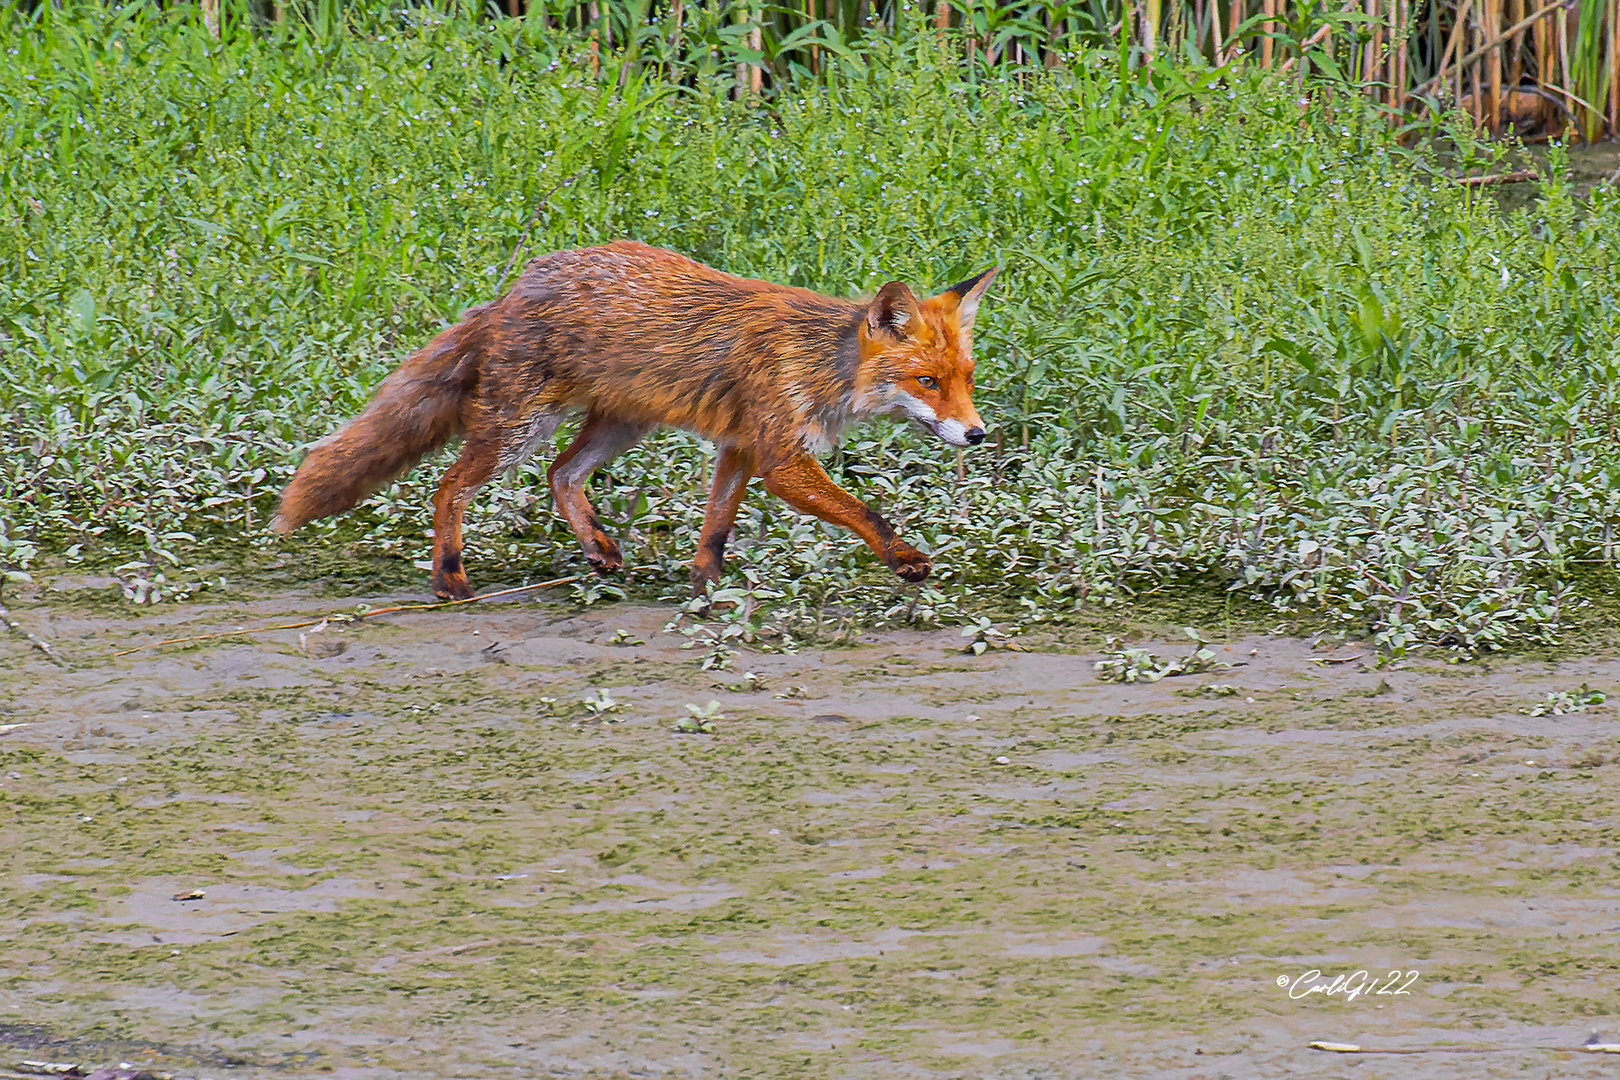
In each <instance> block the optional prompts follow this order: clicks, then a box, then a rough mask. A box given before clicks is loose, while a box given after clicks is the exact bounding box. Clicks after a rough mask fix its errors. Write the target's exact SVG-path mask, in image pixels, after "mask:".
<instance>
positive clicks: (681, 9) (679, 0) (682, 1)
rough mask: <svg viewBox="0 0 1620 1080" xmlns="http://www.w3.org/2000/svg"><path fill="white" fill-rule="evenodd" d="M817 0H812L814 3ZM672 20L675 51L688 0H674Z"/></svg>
mask: <svg viewBox="0 0 1620 1080" xmlns="http://www.w3.org/2000/svg"><path fill="white" fill-rule="evenodd" d="M815 2H816V0H810V3H811V4H814V3H815ZM669 17H670V21H671V22H673V23H674V24H675V27H674V29H672V30H671V31H670V32H669V47H670V49H671V50H672V51H673V50H675V49H678V48H680V44H681V29H682V23H683V22H684V21H685V19H686V0H674V3H673V4H671V5H670V9H669Z"/></svg>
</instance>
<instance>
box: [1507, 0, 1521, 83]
mask: <svg viewBox="0 0 1620 1080" xmlns="http://www.w3.org/2000/svg"><path fill="white" fill-rule="evenodd" d="M1508 18H1510V19H1512V20H1513V24H1514V25H1515V26H1517V25H1518V24H1519V23H1520V22H1522V21H1524V0H1508ZM1523 81H1524V31H1523V30H1520V31H1519V32H1518V33H1516V34H1514V35H1513V44H1512V45H1511V46H1510V47H1509V50H1508V77H1507V85H1508V92H1509V93H1512V92H1513V91H1515V90H1517V89H1518V88H1519V84H1520V83H1522V82H1523Z"/></svg>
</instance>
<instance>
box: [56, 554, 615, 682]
mask: <svg viewBox="0 0 1620 1080" xmlns="http://www.w3.org/2000/svg"><path fill="white" fill-rule="evenodd" d="M584 576H585V575H584V574H575V575H574V576H573V577H565V578H557V579H555V580H553V581H541V582H537V583H535V584H533V585H519V586H517V587H516V588H511V589H501V590H499V591H497V592H492V593H484V594H482V595H481V596H469V597H467V598H466V599H465V600H442V601H440V602H439V603H436V604H399V605H396V606H395V607H385V608H372V609H371V610H369V611H362V612H360V613H358V614H355V615H349V614H346V613H340V614H337V615H323V616H321V617H320V618H319V619H309V620H307V621H305V622H295V623H283V624H281V625H280V626H257V627H254V628H253V629H252V630H221V631H220V632H219V633H217V634H193V635H191V636H190V637H177V638H167V639H165V640H163V641H154V642H152V643H151V644H150V645H137V646H136V647H135V648H133V649H125V650H124V651H123V652H115V653H113V656H115V657H117V656H128V655H129V654H130V653H138V652H144V651H145V650H147V649H158V648H162V647H163V646H164V645H183V644H185V643H187V642H190V641H213V640H214V639H216V638H223V637H241V636H243V635H244V634H267V633H269V632H270V631H272V630H302V629H303V628H304V627H306V626H314V625H316V624H317V623H323V622H327V621H328V620H330V621H332V622H359V621H360V620H361V619H369V618H371V617H372V616H374V615H392V614H393V613H395V612H396V611H437V610H439V609H440V608H448V607H455V606H456V605H458V604H476V603H477V602H478V601H480V600H493V599H495V597H497V596H511V595H512V594H513V593H520V592H528V591H529V590H531V589H549V588H551V587H552V586H553V585H567V584H568V583H569V582H573V581H578V580H579V579H581V578H583V577H584ZM57 662H58V663H60V662H61V661H57Z"/></svg>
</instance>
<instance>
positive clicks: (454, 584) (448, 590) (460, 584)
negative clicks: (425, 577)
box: [433, 574, 474, 600]
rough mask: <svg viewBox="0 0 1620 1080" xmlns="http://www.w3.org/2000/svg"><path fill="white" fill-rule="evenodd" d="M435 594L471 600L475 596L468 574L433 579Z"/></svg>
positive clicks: (451, 598) (452, 598)
mask: <svg viewBox="0 0 1620 1080" xmlns="http://www.w3.org/2000/svg"><path fill="white" fill-rule="evenodd" d="M433 595H434V596H438V597H441V598H443V599H445V600H471V599H472V598H473V596H474V593H473V587H472V584H471V583H470V582H469V581H468V580H467V575H465V574H457V575H455V576H454V577H451V576H444V577H435V578H434V579H433Z"/></svg>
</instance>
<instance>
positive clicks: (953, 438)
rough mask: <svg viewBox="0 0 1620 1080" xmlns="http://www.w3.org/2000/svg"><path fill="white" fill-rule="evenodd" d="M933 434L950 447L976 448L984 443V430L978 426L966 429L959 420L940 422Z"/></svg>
mask: <svg viewBox="0 0 1620 1080" xmlns="http://www.w3.org/2000/svg"><path fill="white" fill-rule="evenodd" d="M934 434H935V435H938V436H939V437H940V438H941V439H944V440H945V441H946V442H948V443H950V444H951V445H952V446H978V445H979V444H980V443H982V442H984V428H983V427H981V426H979V425H978V424H974V425H973V426H972V427H968V426H967V425H965V424H963V423H962V421H960V420H941V421H939V424H938V426H936V427H935V428H934Z"/></svg>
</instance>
